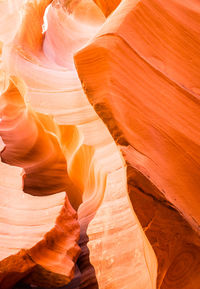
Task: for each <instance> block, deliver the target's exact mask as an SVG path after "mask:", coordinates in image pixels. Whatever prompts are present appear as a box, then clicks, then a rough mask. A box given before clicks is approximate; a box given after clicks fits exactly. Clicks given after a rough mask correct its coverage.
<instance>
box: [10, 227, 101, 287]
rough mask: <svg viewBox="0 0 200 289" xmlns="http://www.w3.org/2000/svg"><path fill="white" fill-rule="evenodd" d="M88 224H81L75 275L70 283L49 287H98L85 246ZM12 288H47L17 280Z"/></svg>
mask: <svg viewBox="0 0 200 289" xmlns="http://www.w3.org/2000/svg"><path fill="white" fill-rule="evenodd" d="M88 225H89V223H88V224H87V225H85V224H84V225H83V226H81V233H80V239H79V246H80V248H81V253H80V255H79V258H78V260H77V262H76V268H75V276H74V278H73V279H72V281H71V282H70V283H68V284H67V285H65V286H62V287H59V288H58V287H52V288H51V289H99V285H98V282H97V278H96V273H95V269H94V267H93V265H92V264H91V263H90V258H89V255H90V251H89V248H88V246H87V243H88V241H89V238H88V236H87V233H86V232H87V228H88ZM13 289H49V288H46V287H38V286H33V285H28V284H24V283H23V281H20V282H18V283H17V284H16V285H15V286H14V287H13Z"/></svg>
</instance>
